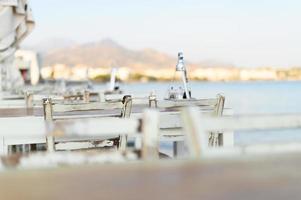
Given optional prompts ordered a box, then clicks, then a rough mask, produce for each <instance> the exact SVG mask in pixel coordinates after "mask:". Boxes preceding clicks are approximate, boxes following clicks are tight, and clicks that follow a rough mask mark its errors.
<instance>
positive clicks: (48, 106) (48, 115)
mask: <svg viewBox="0 0 301 200" xmlns="http://www.w3.org/2000/svg"><path fill="white" fill-rule="evenodd" d="M43 108H44V120H45V121H46V122H52V121H53V110H52V109H53V108H52V100H51V99H50V98H45V99H43ZM46 145H47V151H48V152H54V151H55V141H54V137H53V136H47V137H46Z"/></svg>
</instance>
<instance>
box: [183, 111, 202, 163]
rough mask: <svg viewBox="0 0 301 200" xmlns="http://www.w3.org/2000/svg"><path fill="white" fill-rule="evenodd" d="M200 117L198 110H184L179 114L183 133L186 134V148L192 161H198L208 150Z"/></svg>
mask: <svg viewBox="0 0 301 200" xmlns="http://www.w3.org/2000/svg"><path fill="white" fill-rule="evenodd" d="M200 116H201V115H200V112H199V110H198V108H184V109H183V110H182V112H181V118H182V121H183V131H184V133H186V134H187V135H186V138H187V143H188V145H187V146H188V150H189V153H190V157H191V158H193V159H199V158H200V157H201V156H202V153H203V151H205V150H206V148H208V135H207V133H206V132H205V131H203V129H202V126H201V122H200V121H199V120H200V119H201V118H200Z"/></svg>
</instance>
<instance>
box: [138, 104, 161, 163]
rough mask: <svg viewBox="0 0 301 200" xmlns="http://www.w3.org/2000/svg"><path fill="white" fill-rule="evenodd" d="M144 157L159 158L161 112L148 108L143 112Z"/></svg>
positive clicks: (145, 158)
mask: <svg viewBox="0 0 301 200" xmlns="http://www.w3.org/2000/svg"><path fill="white" fill-rule="evenodd" d="M142 132H143V138H142V152H141V153H142V159H144V160H156V159H159V113H158V112H157V111H154V110H146V111H145V112H144V113H143V123H142Z"/></svg>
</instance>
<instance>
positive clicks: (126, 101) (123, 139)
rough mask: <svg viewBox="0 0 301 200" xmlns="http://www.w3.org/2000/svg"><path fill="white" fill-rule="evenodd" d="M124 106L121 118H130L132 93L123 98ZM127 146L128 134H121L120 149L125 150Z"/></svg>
mask: <svg viewBox="0 0 301 200" xmlns="http://www.w3.org/2000/svg"><path fill="white" fill-rule="evenodd" d="M122 103H123V108H122V111H121V118H129V117H130V115H131V112H132V97H131V96H130V95H127V96H124V97H123V100H122ZM126 147H127V136H126V135H121V136H120V140H119V150H120V151H121V152H125V151H126Z"/></svg>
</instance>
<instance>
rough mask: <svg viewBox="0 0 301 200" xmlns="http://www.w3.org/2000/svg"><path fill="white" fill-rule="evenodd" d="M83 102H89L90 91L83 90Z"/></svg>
mask: <svg viewBox="0 0 301 200" xmlns="http://www.w3.org/2000/svg"><path fill="white" fill-rule="evenodd" d="M84 102H85V103H89V102H90V92H89V91H87V90H85V91H84Z"/></svg>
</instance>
